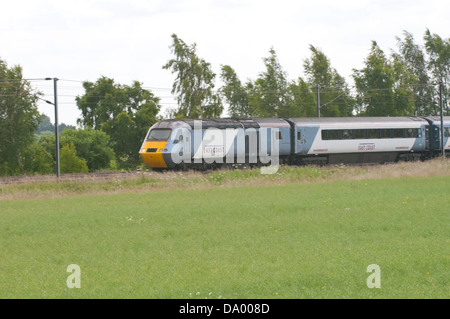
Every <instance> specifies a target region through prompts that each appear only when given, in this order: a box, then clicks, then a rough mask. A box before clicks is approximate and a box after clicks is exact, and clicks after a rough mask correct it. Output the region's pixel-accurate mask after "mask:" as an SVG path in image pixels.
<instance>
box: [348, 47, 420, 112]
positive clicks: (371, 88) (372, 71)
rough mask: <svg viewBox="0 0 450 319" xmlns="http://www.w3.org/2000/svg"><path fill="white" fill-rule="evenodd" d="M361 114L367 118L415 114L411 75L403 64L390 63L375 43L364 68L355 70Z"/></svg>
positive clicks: (397, 62)
mask: <svg viewBox="0 0 450 319" xmlns="http://www.w3.org/2000/svg"><path fill="white" fill-rule="evenodd" d="M353 78H354V80H355V86H356V90H357V103H358V112H359V114H360V115H365V116H406V115H413V113H414V92H412V91H411V89H410V86H409V81H410V79H411V74H410V73H408V72H407V68H406V67H405V65H404V64H402V63H401V61H398V60H397V61H395V60H394V62H391V61H389V59H388V58H387V57H386V56H385V54H384V52H383V51H382V50H381V49H380V47H379V46H378V44H377V43H376V42H375V41H373V42H372V47H371V50H370V53H369V56H368V57H367V58H366V60H365V67H364V68H363V69H361V70H356V69H354V70H353Z"/></svg>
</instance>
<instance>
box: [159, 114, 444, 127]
mask: <svg viewBox="0 0 450 319" xmlns="http://www.w3.org/2000/svg"><path fill="white" fill-rule="evenodd" d="M426 120H428V121H430V122H432V123H433V124H437V125H440V117H439V116H428V117H413V116H403V117H320V118H318V117H302V118H217V119H197V120H194V119H168V120H162V121H161V122H158V123H156V124H155V125H154V126H153V128H160V129H164V128H167V129H169V128H181V127H184V128H191V129H193V128H194V121H201V123H202V128H203V129H208V128H218V129H226V128H246V129H247V128H260V127H286V126H289V123H292V124H294V125H295V126H302V125H320V124H333V123H334V124H377V123H379V124H392V125H394V124H395V123H398V124H399V125H400V124H402V123H403V124H406V123H410V124H411V123H424V124H427V123H428V122H427V121H426ZM444 123H445V125H447V124H450V116H444Z"/></svg>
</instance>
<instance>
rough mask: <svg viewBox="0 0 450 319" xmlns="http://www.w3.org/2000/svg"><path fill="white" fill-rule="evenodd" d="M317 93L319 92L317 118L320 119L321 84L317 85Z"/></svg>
mask: <svg viewBox="0 0 450 319" xmlns="http://www.w3.org/2000/svg"><path fill="white" fill-rule="evenodd" d="M316 91H317V93H316V94H317V117H320V86H319V84H317V85H316Z"/></svg>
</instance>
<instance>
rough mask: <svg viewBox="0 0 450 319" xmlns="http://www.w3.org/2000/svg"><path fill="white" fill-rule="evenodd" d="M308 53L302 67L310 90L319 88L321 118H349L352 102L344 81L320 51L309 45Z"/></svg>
mask: <svg viewBox="0 0 450 319" xmlns="http://www.w3.org/2000/svg"><path fill="white" fill-rule="evenodd" d="M310 51H311V57H310V58H309V59H306V60H305V62H304V64H303V66H304V70H305V74H306V76H307V82H308V84H309V86H310V88H314V89H316V86H317V85H319V87H320V89H319V97H320V105H321V106H320V108H321V110H320V114H321V116H330V117H338V116H351V115H352V113H353V106H354V105H353V104H354V102H353V99H352V98H351V95H350V90H349V88H348V85H347V83H346V82H345V79H344V78H343V77H342V76H341V75H339V73H338V72H337V71H336V69H334V68H332V67H331V62H330V60H329V59H328V57H327V56H326V55H325V54H324V53H323V52H322V51H321V50H319V49H317V48H315V47H314V46H312V45H310ZM316 103H317V101H316ZM316 109H317V107H316ZM316 115H317V111H316Z"/></svg>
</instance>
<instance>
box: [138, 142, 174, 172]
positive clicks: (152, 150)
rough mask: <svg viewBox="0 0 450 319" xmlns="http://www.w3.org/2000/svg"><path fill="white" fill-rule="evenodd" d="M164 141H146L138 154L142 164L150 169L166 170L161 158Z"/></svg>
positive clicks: (164, 145)
mask: <svg viewBox="0 0 450 319" xmlns="http://www.w3.org/2000/svg"><path fill="white" fill-rule="evenodd" d="M166 144H167V142H166V141H146V142H145V143H144V146H143V147H142V149H141V151H140V152H139V154H141V157H142V160H143V161H144V163H145V164H146V165H147V166H148V167H151V168H167V164H166V162H165V160H164V157H163V151H164V148H165V147H166Z"/></svg>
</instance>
